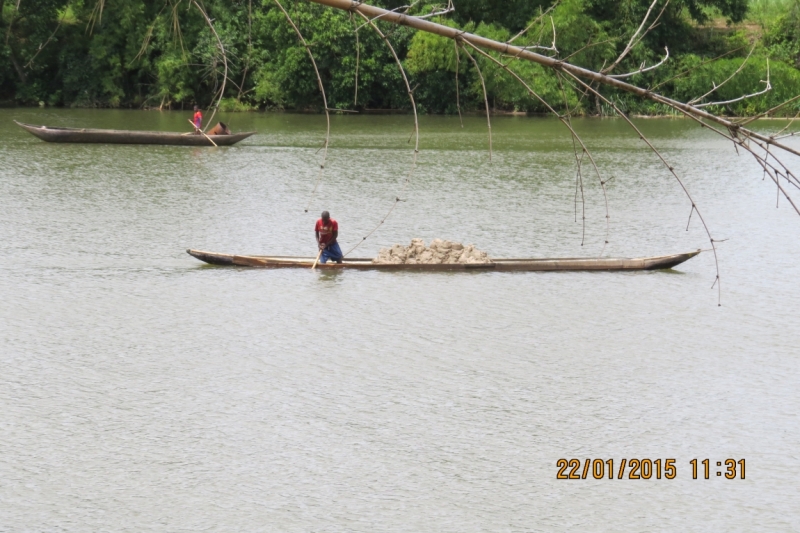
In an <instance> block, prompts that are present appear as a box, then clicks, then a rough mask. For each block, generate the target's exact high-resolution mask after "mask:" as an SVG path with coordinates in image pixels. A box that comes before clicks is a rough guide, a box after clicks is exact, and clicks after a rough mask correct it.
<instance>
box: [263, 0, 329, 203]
mask: <svg viewBox="0 0 800 533" xmlns="http://www.w3.org/2000/svg"><path fill="white" fill-rule="evenodd" d="M275 3H276V4H277V5H278V8H279V9H280V10H281V11H282V12H283V15H284V17H286V20H287V21H288V22H289V24H290V25H291V26H292V28H293V29H294V32H295V33H296V34H297V37H298V39H300V42H301V43H303V46H304V47H305V49H306V52H308V57H309V59H311V64H312V65H313V66H314V73H315V74H316V75H317V84H318V85H319V92H320V93H321V94H322V104H323V106H324V107H325V120H326V123H327V128H326V130H325V146H324V148H325V149H324V151H323V152H322V162H321V163H320V165H319V175H318V176H317V182H316V183H315V184H314V189H313V190H312V191H311V197H310V198H309V199H308V204H307V205H306V208H305V212H306V213H308V210H309V209H310V208H311V202H313V201H314V196H315V195H316V193H317V189H318V188H319V184H320V183H321V182H322V175H323V172H324V171H325V162H326V161H327V159H328V145H329V144H330V140H331V114H330V112H329V111H328V97H327V96H326V95H325V86H324V85H323V83H322V76H320V75H319V69H318V68H317V61H316V60H315V59H314V54H312V53H311V47H310V46H309V45H308V43H307V42H306V39H305V37H303V34H302V33H300V28H298V27H297V24H295V23H294V21H293V20H292V17H290V16H289V13H288V12H287V11H286V10H285V9H284V8H283V5H281V3H280V1H279V0H275Z"/></svg>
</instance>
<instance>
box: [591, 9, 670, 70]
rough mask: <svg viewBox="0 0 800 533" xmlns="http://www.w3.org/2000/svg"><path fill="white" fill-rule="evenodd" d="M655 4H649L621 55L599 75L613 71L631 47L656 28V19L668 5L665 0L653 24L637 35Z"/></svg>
mask: <svg viewBox="0 0 800 533" xmlns="http://www.w3.org/2000/svg"><path fill="white" fill-rule="evenodd" d="M657 3H658V0H653V3H652V4H650V7H649V8H647V13H645V14H644V18H643V19H642V23H641V24H639V27H638V28H637V29H636V31H635V32H634V34H633V35H631V39H630V41H628V44H627V45H626V46H625V49H624V50H623V51H622V53H621V54H620V55H619V57H618V58H617V59H616V60H615V61H614V62H613V63H611V65H609V66H608V68H606V69H604V70H601V71H600V73H601V74H608V73H609V72H611V71H612V70H614V68H615V67H616V66H617V65H619V63H620V61H622V60H623V59H624V58H625V56H627V55H628V53H629V52H630V51H631V50H632V49H633V47H634V46H636V45H637V44H639V43H640V42H641V40H642V39H644V37H645V35H647V34H648V33H649V32H650V30H652V29H653V28H655V27H656V23H657V22H658V19H660V18H661V15H663V14H664V10H665V9H667V6H668V5H669V0H667V1H666V2H665V3H664V7H662V8H661V12H660V13H659V14H658V16H657V17H656V18H655V20H654V21H653V23H652V24H650V26H649V27H648V28H647V30H645V32H644V33H643V34H642V35H641V36H639V33H640V32H641V31H642V28H644V25H645V24H646V23H647V19H648V18H650V12H651V11H653V8H654V7H656V4H657Z"/></svg>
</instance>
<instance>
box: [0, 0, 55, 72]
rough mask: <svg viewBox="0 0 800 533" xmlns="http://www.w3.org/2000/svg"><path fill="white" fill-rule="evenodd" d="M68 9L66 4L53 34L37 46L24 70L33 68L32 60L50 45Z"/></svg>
mask: <svg viewBox="0 0 800 533" xmlns="http://www.w3.org/2000/svg"><path fill="white" fill-rule="evenodd" d="M69 7H70V5H69V4H67V5H66V7H65V8H64V12H63V13H62V14H61V18H59V19H58V24H57V25H56V29H54V30H53V33H51V34H50V37H48V38H47V40H46V41H45V42H43V43H41V44H39V48H37V49H36V53H35V54H33V57H32V58H31V59H30V61H28V62H27V63H26V64H25V68H31V67H32V66H33V60H34V59H36V57H37V56H38V55H39V54H40V53H41V52H42V50H44V48H45V47H46V46H47V45H48V44H50V41H52V40H53V39H54V38H55V36H56V33H58V30H59V29H60V28H61V25H62V24H63V23H64V18H65V17H66V16H67V11H69ZM17 11H19V1H18V2H17ZM10 29H11V26H10V25H9V30H10ZM6 44H8V43H6Z"/></svg>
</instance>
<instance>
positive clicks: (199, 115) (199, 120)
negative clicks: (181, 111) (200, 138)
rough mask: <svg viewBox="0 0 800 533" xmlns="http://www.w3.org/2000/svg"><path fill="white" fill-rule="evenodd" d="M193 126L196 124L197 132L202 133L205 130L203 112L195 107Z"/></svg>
mask: <svg viewBox="0 0 800 533" xmlns="http://www.w3.org/2000/svg"><path fill="white" fill-rule="evenodd" d="M192 124H194V128H195V129H196V130H197V131H201V130H202V129H203V112H202V111H200V108H199V107H197V106H194V117H192Z"/></svg>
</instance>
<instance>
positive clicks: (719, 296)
mask: <svg viewBox="0 0 800 533" xmlns="http://www.w3.org/2000/svg"><path fill="white" fill-rule="evenodd" d="M567 74H569V75H570V77H572V78H573V79H574V80H575V81H577V82H578V83H579V84H581V85H583V86H584V87H586V88H587V89H589V90H590V91H592V92H593V93H594V94H595V95H596V96H597V97H598V98H600V99H602V100H604V101H605V102H606V103H607V104H608V105H610V106H612V107H613V108H614V110H615V111H616V112H617V114H619V116H621V117H622V118H623V119H624V120H625V122H627V123H628V125H629V126H630V127H631V128H632V129H633V130H634V131H635V132H636V134H637V135H638V136H639V138H640V139H641V140H642V141H643V142H644V143H645V144H646V145H647V146H648V147H649V148H650V150H652V151H653V153H654V154H655V155H656V156H657V157H658V158H659V159H660V160H661V162H662V163H663V164H664V166H665V167H667V169H669V172H670V173H671V174H672V175H673V176H674V177H675V179H676V180H677V182H678V184H679V185H680V186H681V189H683V192H684V194H686V197H687V198H688V199H689V201H690V202H691V203H692V207H694V210H695V212H696V213H697V217H698V218H699V219H700V222H702V224H703V228H704V229H705V232H706V235H707V236H708V240H709V242H711V247H712V248H713V250H714V265H715V267H716V270H717V277H716V279H715V280H714V285H716V286H717V304H718V305H722V283H721V281H720V276H719V258H718V257H717V248H716V245H715V241H714V237H712V236H711V230H710V228H709V227H708V224H706V221H705V218H704V217H703V214H702V213H701V212H700V209H699V208H698V207H697V202H695V201H694V198H693V197H692V194H691V193H690V192H689V189H687V188H686V185H685V184H684V183H683V180H682V179H681V178H680V176H678V173H677V172H675V168H674V167H673V166H672V165H670V164H669V163H668V162H667V160H666V159H664V156H663V155H661V152H659V151H658V150H657V149H656V147H655V146H653V143H651V142H650V140H649V139H648V138H647V137H645V136H644V134H643V133H642V131H641V130H640V129H639V128H637V127H636V125H635V124H634V123H633V122H632V121H631V119H629V118H628V116H627V115H626V114H625V113H623V112H622V111H621V110H620V109H619V108H618V107H617V105H616V104H615V103H614V102H612V101H611V100H609V99H608V98H606V97H605V96H603V95H602V94H600V92H599V91H597V90H595V89H594V88H592V87H591V86H590V85H588V84H587V83H586V82H584V81H583V80H582V79H580V78H579V77H577V76H575V75H573V74H572V73H571V72H567ZM714 285H712V287H714Z"/></svg>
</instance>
